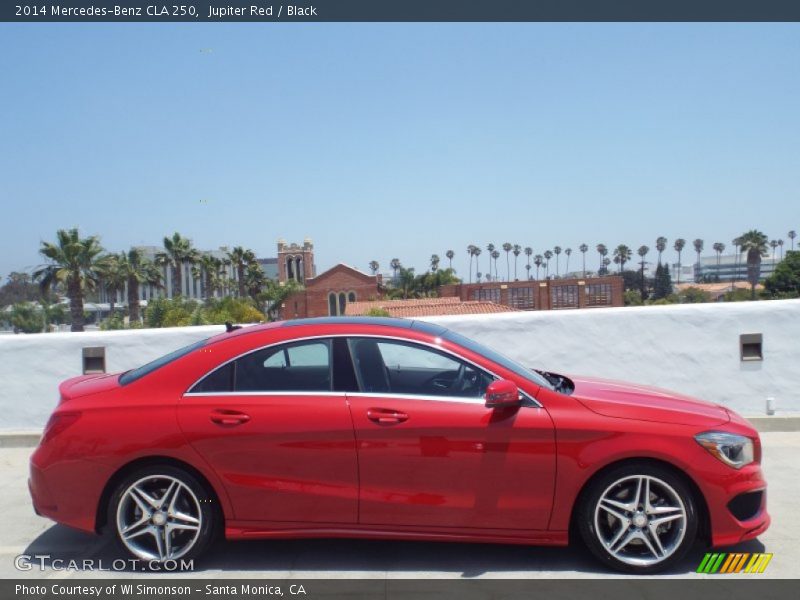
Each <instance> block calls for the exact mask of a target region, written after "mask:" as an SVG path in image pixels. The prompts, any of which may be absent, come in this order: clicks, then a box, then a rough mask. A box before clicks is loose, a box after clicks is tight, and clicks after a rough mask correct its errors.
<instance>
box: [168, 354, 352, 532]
mask: <svg viewBox="0 0 800 600" xmlns="http://www.w3.org/2000/svg"><path fill="white" fill-rule="evenodd" d="M331 353H332V341H331V340H330V339H313V340H306V341H301V342H296V343H289V344H281V345H275V346H269V347H266V348H262V349H259V350H256V351H254V352H251V353H249V354H246V355H244V356H241V357H239V358H237V359H236V360H232V361H230V362H228V363H227V364H225V365H222V366H220V367H219V368H217V369H216V370H215V371H213V372H211V373H210V374H208V375H207V376H206V377H205V378H204V379H202V380H201V381H200V382H198V383H197V384H196V385H195V386H194V387H193V388H192V389H191V390H190V391H189V392H188V393H186V394H184V396H183V398H182V400H181V402H180V403H179V407H178V420H179V423H180V427H181V429H182V430H183V431H184V432H185V434H186V436H187V437H188V439H189V442H190V444H191V445H192V447H193V448H194V449H195V450H197V452H199V453H200V455H201V456H202V457H203V458H204V459H205V460H206V461H207V462H208V464H209V465H210V466H211V468H212V469H214V470H215V471H216V473H217V474H218V475H219V477H220V479H221V480H222V482H223V484H224V485H225V488H226V490H227V493H228V495H229V497H230V500H231V503H232V506H233V510H234V514H235V518H236V520H237V521H282V522H305V523H350V524H352V523H355V522H356V520H357V505H358V471H357V464H356V460H357V459H356V450H355V439H354V435H353V424H352V420H351V418H350V413H349V411H348V407H347V400H346V397H345V394H344V392H335V391H332V390H333V389H334V388H333V386H332V360H331Z"/></svg>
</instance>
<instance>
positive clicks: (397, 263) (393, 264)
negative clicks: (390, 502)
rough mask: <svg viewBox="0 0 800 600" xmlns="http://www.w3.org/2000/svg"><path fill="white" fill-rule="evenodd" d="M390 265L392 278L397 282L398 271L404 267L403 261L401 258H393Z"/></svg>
mask: <svg viewBox="0 0 800 600" xmlns="http://www.w3.org/2000/svg"><path fill="white" fill-rule="evenodd" d="M389 266H390V267H391V268H392V273H393V275H392V279H393V280H394V281H395V282H397V271H399V270H400V269H401V268H402V266H403V265H402V263H401V262H400V259H399V258H393V259H392V260H391V262H389Z"/></svg>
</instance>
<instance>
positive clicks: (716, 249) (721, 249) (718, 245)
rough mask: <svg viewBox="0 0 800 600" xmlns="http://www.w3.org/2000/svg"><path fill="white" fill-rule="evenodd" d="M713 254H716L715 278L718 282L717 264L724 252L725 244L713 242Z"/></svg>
mask: <svg viewBox="0 0 800 600" xmlns="http://www.w3.org/2000/svg"><path fill="white" fill-rule="evenodd" d="M713 248H714V252H716V253H717V277H716V280H717V281H719V264H720V260H721V259H722V253H723V252H725V244H723V243H722V242H715V243H714V246H713Z"/></svg>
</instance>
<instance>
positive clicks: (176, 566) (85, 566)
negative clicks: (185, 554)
mask: <svg viewBox="0 0 800 600" xmlns="http://www.w3.org/2000/svg"><path fill="white" fill-rule="evenodd" d="M14 568H15V569H17V571H34V570H37V569H38V570H39V571H47V570H50V571H168V572H175V571H194V559H192V560H183V559H180V560H173V559H169V560H165V561H163V562H159V561H157V560H139V559H137V558H117V559H114V560H111V561H108V560H103V559H102V558H82V559H80V560H78V559H74V558H73V559H69V560H65V559H63V558H53V557H52V556H51V555H49V554H19V555H17V556H15V557H14Z"/></svg>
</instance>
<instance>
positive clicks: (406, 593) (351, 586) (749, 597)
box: [0, 575, 797, 600]
mask: <svg viewBox="0 0 800 600" xmlns="http://www.w3.org/2000/svg"><path fill="white" fill-rule="evenodd" d="M796 597H797V580H786V579H771V580H770V579H758V578H752V577H748V576H742V575H731V576H713V577H711V578H708V579H696V580H686V579H678V580H676V579H653V578H646V577H645V578H637V579H599V580H598V579H584V580H579V579H571V580H569V579H568V580H564V579H528V580H520V579H477V580H476V579H472V580H464V579H429V580H409V579H333V580H331V579H288V580H286V579H267V578H254V579H250V580H244V579H196V578H191V579H190V578H185V579H183V578H181V579H178V578H171V579H161V578H159V577H145V578H142V579H108V578H106V579H73V578H65V579H40V580H36V579H27V580H19V579H6V580H0V598H3V599H4V600H10V599H12V598H14V599H15V600H20V599H23V598H24V599H26V600H42V599H48V600H65V599H69V600H83V599H95V600H166V599H180V600H212V599H214V600H217V599H220V598H237V599H239V598H250V599H258V600H269V599H271V598H284V599H297V600H332V599H337V600H339V599H341V600H344V599H347V600H405V599H407V598H410V599H415V600H428V599H431V600H432V599H434V598H435V599H439V598H458V600H495V599H498V598H502V599H503V600H517V599H519V600H523V599H524V600H531V599H550V598H570V599H575V600H578V599H580V598H600V599H602V598H614V599H615V600H627V599H628V598H637V599H638V598H641V599H647V600H675V599H676V598H680V599H681V600H753V598H765V599H769V600H783V599H784V598H787V599H788V598H796Z"/></svg>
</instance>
